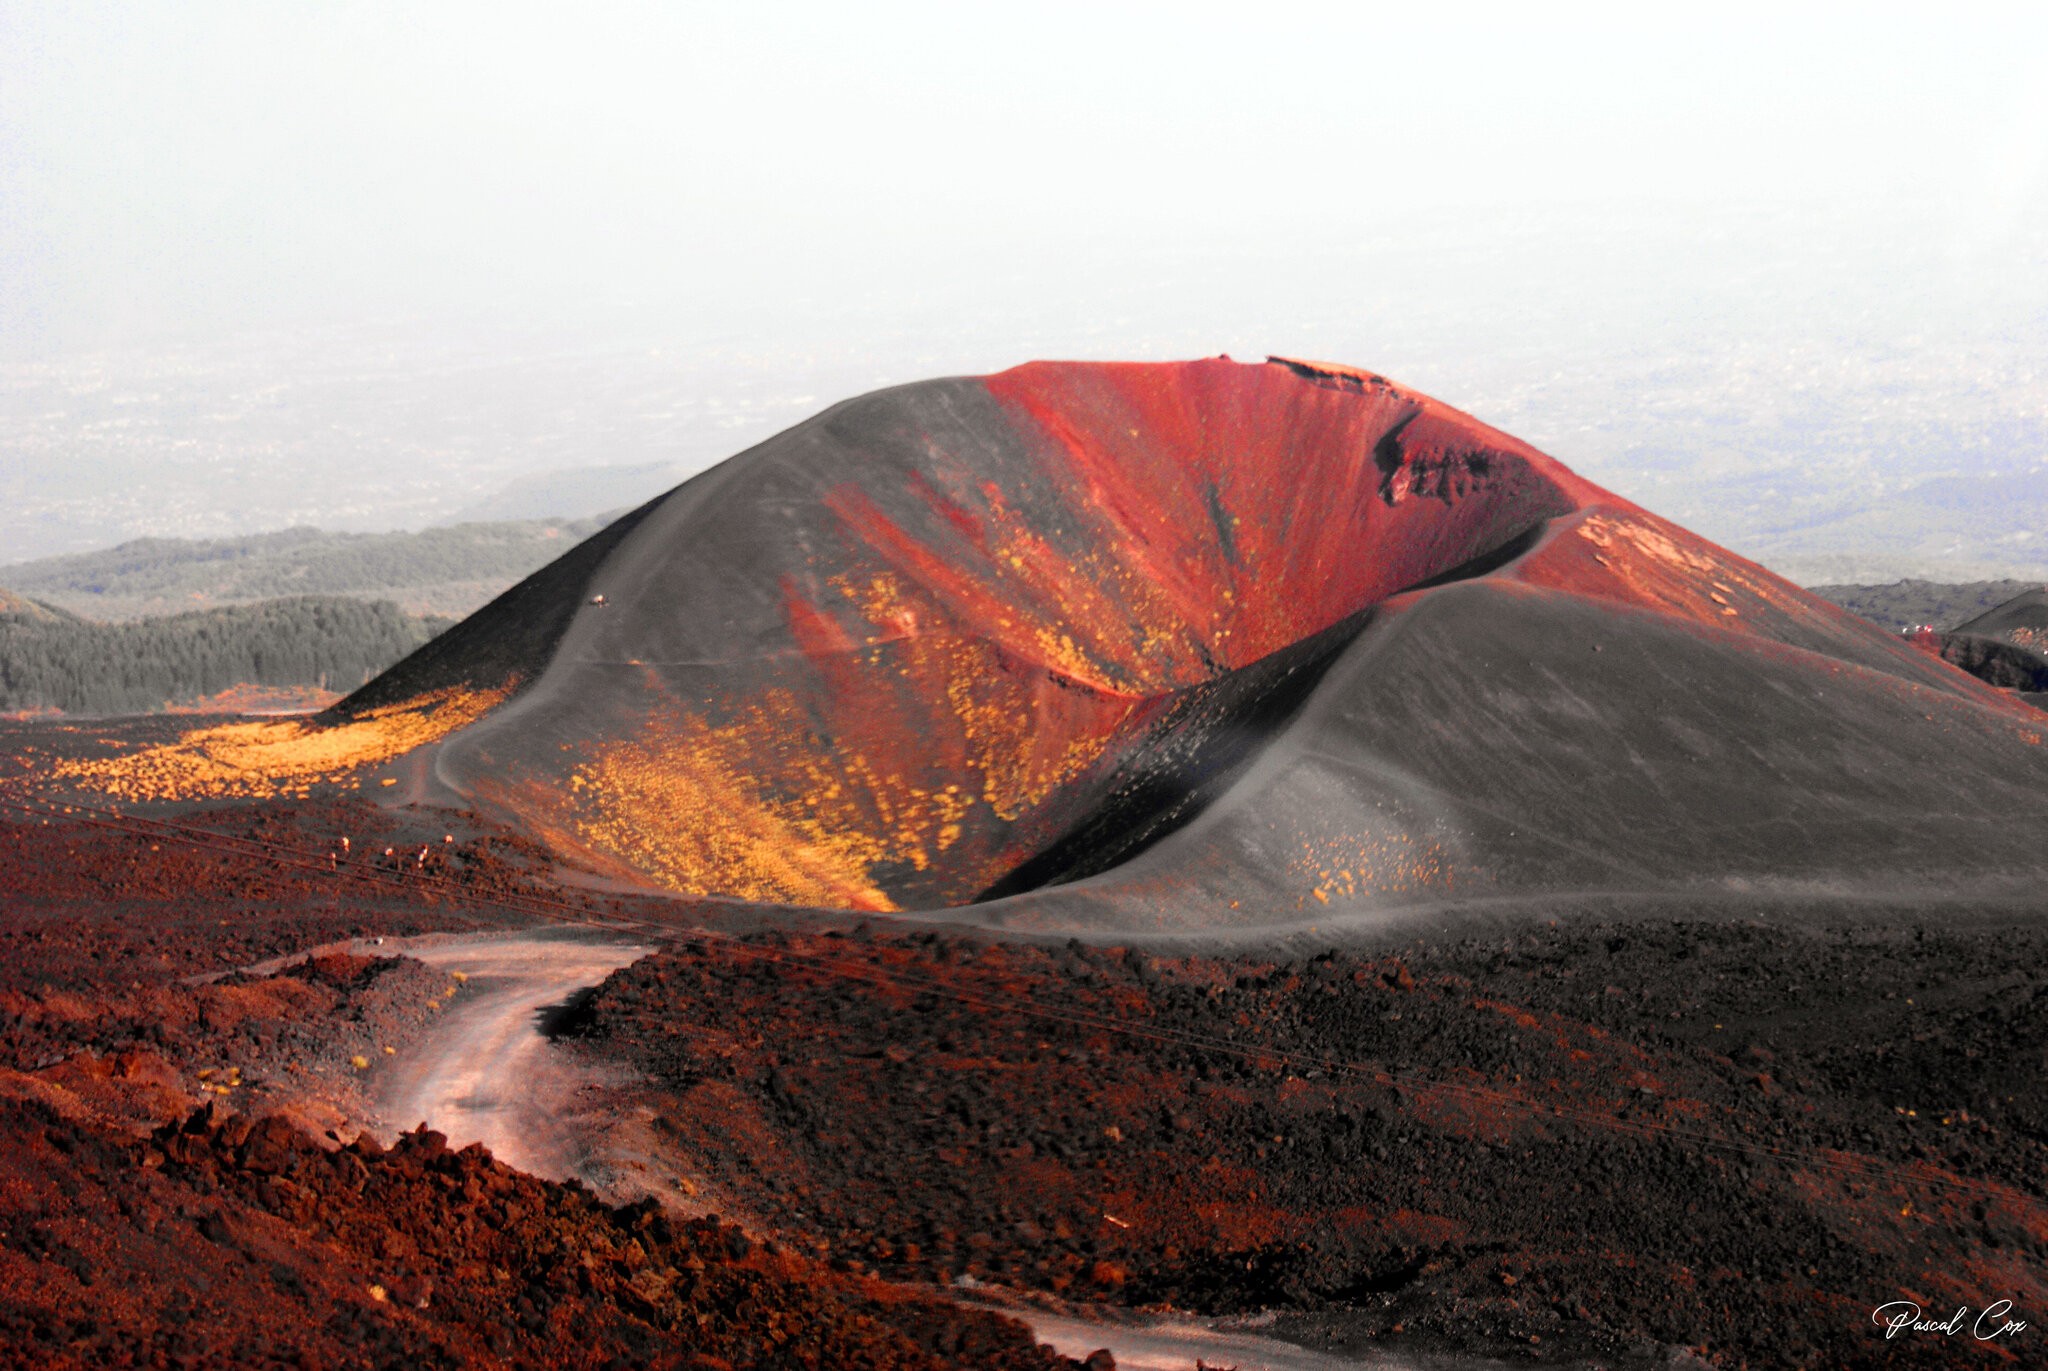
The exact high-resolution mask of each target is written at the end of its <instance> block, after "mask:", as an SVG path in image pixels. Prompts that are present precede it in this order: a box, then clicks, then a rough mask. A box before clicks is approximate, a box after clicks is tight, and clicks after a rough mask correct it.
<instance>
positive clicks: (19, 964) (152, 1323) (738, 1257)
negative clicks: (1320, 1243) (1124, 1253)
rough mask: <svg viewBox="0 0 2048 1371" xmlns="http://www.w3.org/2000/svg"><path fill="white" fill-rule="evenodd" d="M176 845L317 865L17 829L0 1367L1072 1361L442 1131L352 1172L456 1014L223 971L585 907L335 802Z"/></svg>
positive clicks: (369, 981)
mask: <svg viewBox="0 0 2048 1371" xmlns="http://www.w3.org/2000/svg"><path fill="white" fill-rule="evenodd" d="M10 817H12V816H10ZM184 822H187V823H189V824H192V825H194V826H199V827H205V828H208V829H210V830H211V831H214V832H218V833H220V834H223V835H230V834H231V835H234V836H237V837H243V838H249V837H256V838H260V839H262V840H264V841H267V842H270V843H274V844H277V845H278V848H279V850H281V851H284V852H287V853H290V852H298V853H304V854H306V855H307V856H308V857H309V858H313V859H314V860H309V861H307V862H306V863H304V864H303V865H293V864H290V863H281V862H278V861H275V860H263V859H257V858H251V857H249V856H247V855H244V854H242V853H240V852H236V851H228V850H222V849H220V848H217V847H215V846H209V845H194V844H192V843H189V842H186V841H182V840H174V839H173V838H171V837H169V836H167V835H164V834H161V833H155V834H153V833H148V832H142V833H133V832H126V831H122V830H121V829H119V828H117V827H111V826H108V825H105V824H99V823H91V822H84V821H81V820H80V819H77V818H61V817H60V818H55V819H50V820H47V821H36V822H28V823H24V822H18V821H10V822H0V891H4V892H5V898H4V902H0V939H4V942H0V952H4V955H0V1096H4V1099H0V1365H9V1366H14V1365H19V1366H34V1367H102V1366H131V1365H132V1366H186V1367H214V1366H229V1365H232V1366H244V1365H247V1366H271V1365H294V1366H390V1365H400V1364H403V1365H424V1366H453V1365H479V1366H498V1365H502V1366H533V1367H553V1366H593V1367H595V1366H622V1367H623V1366H635V1367H638V1366H676V1367H705V1368H711V1367H737V1366H776V1367H835V1368H836V1367H852V1366H863V1367H877V1368H881V1367H891V1368H893V1367H903V1368H913V1367H914V1368H941V1367H948V1368H969V1367H975V1368H978V1367H992V1368H1005V1367H1015V1368H1026V1367H1029V1368H1038V1367H1052V1366H1064V1365H1070V1364H1071V1363H1068V1362H1065V1361H1063V1360H1062V1359H1060V1358H1057V1357H1054V1356H1052V1355H1051V1354H1049V1353H1043V1352H1041V1351H1040V1350H1039V1349H1038V1348H1037V1347H1036V1345H1035V1344H1034V1343H1033V1342H1032V1340H1031V1339H1030V1337H1029V1336H1028V1333H1027V1332H1026V1331H1025V1330H1024V1329H1023V1328H1022V1326H1021V1325H1018V1324H1015V1323H1013V1322H1010V1321H1008V1320H1005V1319H1000V1318H996V1317H994V1316H990V1315H987V1314H981V1313H975V1312H972V1311H966V1310H963V1309H961V1308H959V1307H957V1306H955V1305H952V1304H950V1303H948V1302H946V1301H944V1300H942V1299H939V1298H936V1297H934V1296H931V1295H928V1294H920V1293H918V1292H916V1291H913V1290H905V1289H901V1288H897V1287H891V1286H887V1285H884V1284H881V1283H878V1282H874V1281H870V1280H865V1279H862V1278H858V1277H855V1276H851V1275H847V1274H845V1273H840V1272H834V1271H831V1270H828V1269H826V1267H824V1266H823V1265H821V1264H818V1263H816V1262H814V1261H812V1260H810V1259H809V1258H807V1257H804V1256H800V1255H797V1254H795V1253H793V1252H790V1251H785V1250H781V1249H780V1248H779V1247H778V1246H776V1245H773V1244H769V1243H763V1242H762V1241H761V1235H758V1234H757V1235H755V1236H754V1237H751V1238H750V1237H748V1236H746V1235H744V1234H742V1233H741V1232H740V1230H738V1229H737V1228H735V1227H733V1226H732V1225H730V1224H722V1223H719V1222H717V1221H716V1220H703V1219H698V1220H691V1221H688V1222H685V1221H682V1220H671V1219H669V1218H668V1217H666V1216H664V1215H663V1214H661V1213H660V1212H658V1211H657V1210H655V1209H652V1208H649V1207H646V1206H642V1207H640V1208H637V1209H633V1208H629V1209H611V1208H608V1207H606V1206H605V1205H603V1204H601V1203H599V1202H598V1201H597V1200H596V1199H595V1198H593V1197H592V1196H591V1195H590V1194H589V1193H587V1192H585V1191H583V1190H581V1189H580V1188H578V1187H576V1186H575V1185H573V1184H572V1185H568V1186H562V1185H556V1184H552V1183H549V1182H545V1181H541V1180H537V1179H535V1178H532V1177H528V1176H523V1175H520V1174H518V1173H516V1172H513V1171H510V1170H509V1169H507V1168H505V1167H503V1166H501V1165H499V1164H498V1163H496V1162H494V1161H492V1160H491V1159H490V1158H489V1157H488V1156H487V1155H485V1154H483V1153H482V1152H480V1151H479V1150H476V1149H470V1150H468V1151H465V1152H462V1153H451V1152H448V1151H446V1150H445V1148H444V1147H443V1146H442V1145H441V1143H440V1140H439V1135H437V1134H432V1133H426V1134H421V1135H413V1136H408V1138H407V1139H405V1140H404V1141H403V1142H402V1143H401V1145H400V1146H399V1147H397V1148H395V1149H394V1150H392V1151H391V1152H390V1153H388V1154H386V1153H384V1152H383V1151H382V1150H381V1149H379V1148H378V1147H377V1146H376V1144H375V1143H374V1142H373V1141H371V1140H369V1139H367V1138H362V1139H356V1140H354V1141H353V1142H352V1145H351V1146H349V1147H346V1148H342V1147H340V1146H339V1144H340V1143H341V1142H342V1141H343V1140H345V1139H352V1138H353V1137H354V1130H352V1129H351V1130H346V1131H343V1132H341V1133H340V1134H339V1136H337V1134H336V1133H335V1132H334V1131H327V1130H323V1128H322V1126H321V1125H322V1124H323V1123H326V1122H329V1121H337V1120H341V1119H344V1118H347V1117H350V1116H352V1115H353V1113H354V1111H355V1107H356V1106H357V1105H358V1104H359V1103H360V1100H359V1097H358V1092H357V1085H356V1081H357V1078H358V1077H359V1075H360V1074H361V1073H362V1072H363V1070H364V1069H365V1068H364V1066H363V1063H366V1062H367V1063H370V1064H371V1066H372V1067H374V1065H375V1062H376V1058H377V1057H378V1056H379V1055H380V1054H381V1053H382V1052H383V1049H384V1048H386V1047H390V1048H393V1049H394V1050H403V1049H404V1047H405V1046H406V1045H407V1044H408V1043H410V1042H411V1041H413V1040H415V1039H416V1038H417V1037H418V1035H419V1034H420V1033H422V1032H423V1031H427V1030H428V1029H429V1028H430V1026H431V1021H432V1019H433V1018H434V1017H435V1015H436V1014H438V1013H441V1012H445V1008H444V1007H445V1006H447V1005H449V1004H451V1003H453V1002H454V1000H455V999H456V998H458V997H459V996H460V995H461V994H462V993H463V992H462V987H461V986H460V984H459V983H455V982H452V981H451V980H450V978H449V977H447V976H446V975H443V974H440V973H437V972H433V971H430V970H429V969H428V968H427V967H425V966H424V965H422V964H420V963H418V962H416V961H411V960H406V959H398V958H376V957H361V956H350V955H348V954H345V953H328V954H324V955H321V956H317V957H314V958H312V959H310V960H300V961H297V962H295V963H292V964H290V965H287V966H285V967H284V968H282V969H281V970H279V971H277V972H275V973H273V974H270V975H249V974H245V973H238V972H233V971H231V970H230V971H228V972H227V974H225V975H221V974H219V973H220V972H221V971H222V970H223V969H224V968H228V967H232V966H237V965H242V964H246V963H249V962H254V961H257V960H260V959H263V958H266V957H275V956H278V955H280V954H284V953H288V952H293V951H298V950H303V949H305V948H308V947H313V946H316V945H318V944H321V943H324V942H328V941H331V940H334V939H341V938H349V937H390V936H396V935H400V934H407V933H416V932H423V931H429V930H462V929H474V928H480V927H483V928H488V927H503V926H507V925H516V924H522V923H526V922H530V921H531V920H530V916H521V915H518V914H515V913H509V912H508V911H507V910H506V909H505V908H504V907H503V906H502V905H493V904H492V903H491V902H492V901H494V900H495V901H503V900H507V899H511V898H515V897H517V896H519V895H527V896H532V895H536V894H544V895H546V896H547V897H548V898H549V899H550V900H552V901H555V902H557V903H559V904H561V905H562V906H564V907H565V908H573V907H574V906H575V905H576V904H577V903H579V901H578V900H577V898H576V897H574V896H573V894H572V893H570V892H565V891H562V890H559V889H557V888H556V887H554V886H553V885H552V883H550V882H549V881H547V879H546V874H547V870H546V868H545V866H544V865H543V866H537V865H535V864H534V863H533V862H532V860H531V858H532V856H533V852H532V849H531V848H530V847H528V846H526V845H523V844H521V843H519V842H518V841H516V840H513V839H508V838H506V837H503V836H502V835H498V834H495V833H492V832H489V831H488V830H485V829H482V828H479V827H477V826H475V825H469V824H461V825H458V828H459V833H458V835H457V836H458V837H459V840H458V841H457V842H455V843H452V844H444V843H439V842H438V841H436V842H434V843H432V844H429V843H427V842H426V841H425V837H424V835H425V832H426V829H427V828H428V827H429V826H431V828H433V829H434V830H438V831H437V832H436V834H435V835H434V836H435V837H436V839H438V838H439V837H442V836H449V835H448V834H447V833H446V832H445V828H444V826H445V825H447V824H448V823H449V822H450V820H449V818H448V816H446V815H441V814H436V815H433V816H431V817H428V818H422V817H420V816H418V815H414V814H409V813H385V812H381V811H377V810H375V809H373V808H371V807H370V806H367V805H364V804H361V803H359V802H336V803H332V804H324V805H323V804H311V805H301V806H296V807H294V806H269V807H257V806H250V807H242V808H238V809H226V810H215V811H210V812H206V813H202V814H196V815H188V816H186V818H185V820H184ZM341 836H350V837H351V838H352V843H351V850H352V851H353V852H355V853H363V852H365V851H366V850H367V851H368V852H369V854H370V855H369V856H367V857H355V858H352V859H351V862H352V864H353V867H354V870H355V872H356V874H357V875H358V876H361V877H365V878H366V879H351V878H350V874H349V866H348V865H346V864H341V863H336V864H334V865H333V866H329V865H328V864H327V862H326V861H325V860H324V859H325V857H326V855H327V854H328V853H329V852H330V851H331V850H333V847H334V845H335V842H336V840H337V839H338V838H339V837H341ZM407 842H411V843H415V844H416V846H414V847H412V848H411V849H409V851H410V852H412V853H416V852H417V850H418V846H428V848H429V862H428V866H427V868H426V869H427V871H428V873H429V874H432V875H437V876H440V877H443V878H446V879H447V880H448V881H449V882H452V883H453V885H454V887H455V889H454V892H453V894H451V893H450V891H449V888H448V886H446V885H444V886H441V887H438V888H435V889H428V888H426V887H424V886H423V885H421V884H419V883H417V881H416V880H415V881H414V882H413V883H410V884H407V883H400V877H399V873H400V871H401V870H403V871H407V872H413V873H417V872H418V871H419V870H420V869H421V868H420V867H419V866H418V864H417V861H416V860H414V859H412V858H410V857H408V858H407V859H406V860H403V861H401V860H400V858H399V852H398V851H394V854H393V856H392V857H391V858H385V857H384V856H383V855H382V854H383V848H384V847H385V846H394V848H396V849H399V850H406V849H405V847H404V844H405V843H407ZM380 874H381V875H382V876H383V877H386V878H388V879H378V877H379V875H380ZM580 903H582V904H584V905H586V906H588V907H589V908H590V909H591V910H592V911H593V912H597V911H600V910H602V911H610V912H616V911H617V909H618V908H619V905H618V902H617V901H613V900H610V899H601V898H596V897H586V898H584V899H582V900H581V901H580ZM643 912H645V911H643ZM654 912H657V913H660V912H662V911H654ZM666 913H667V917H670V918H673V917H675V914H674V911H667V912H666ZM206 975H211V976H212V979H208V980H204V981H195V979H194V978H195V977H196V976H206ZM195 1107H196V1108H199V1109H201V1110H203V1111H204V1112H201V1113H196V1114H195V1113H194V1112H193V1111H194V1110H195ZM273 1109H279V1110H282V1111H283V1112H281V1113H276V1114H273V1113H271V1112H270V1111H272V1110H273ZM220 1110H225V1111H230V1112H227V1113H219V1112H216V1111H220ZM259 1118H264V1119H267V1121H266V1122H262V1123H260V1124H259V1123H256V1122H255V1120H257V1119H259Z"/></svg>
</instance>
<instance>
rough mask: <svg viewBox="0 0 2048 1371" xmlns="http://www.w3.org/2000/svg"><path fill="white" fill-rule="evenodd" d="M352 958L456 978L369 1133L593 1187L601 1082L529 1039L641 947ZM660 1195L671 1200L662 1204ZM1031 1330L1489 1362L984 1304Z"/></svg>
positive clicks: (1266, 1354) (1243, 1369) (594, 943)
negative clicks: (488, 1157) (594, 1111)
mask: <svg viewBox="0 0 2048 1371" xmlns="http://www.w3.org/2000/svg"><path fill="white" fill-rule="evenodd" d="M357 950H359V951H363V952H375V953H377V954H381V955H383V956H394V955H398V956H407V957H414V958H417V959H418V960H420V961H422V962H425V963H427V964H428V965H429V966H433V967H437V968H440V969H441V970H444V971H448V972H451V973H453V972H461V973H462V974H463V975H464V976H465V977H467V980H466V981H465V982H464V989H465V993H464V994H463V995H461V996H460V997H459V998H458V1000H457V1001H456V1003H455V1005H454V1007H453V1008H451V1009H450V1010H449V1011H448V1012H447V1014H446V1016H445V1017H443V1018H441V1019H440V1020H439V1022H438V1023H437V1024H436V1025H435V1026H434V1028H433V1029H432V1030H431V1031H430V1032H429V1033H428V1034H427V1035H426V1037H425V1038H424V1039H423V1040H422V1041H420V1042H419V1043H417V1044H415V1045H414V1046H413V1047H411V1048H410V1049H408V1050H406V1051H405V1052H403V1053H402V1054H401V1055H400V1056H399V1057H398V1059H397V1060H396V1061H395V1062H393V1064H392V1068H391V1071H390V1074H389V1075H388V1076H387V1077H386V1078H385V1081H384V1085H383V1087H382V1089H381V1090H380V1092H379V1094H378V1100H377V1110H378V1119H377V1122H378V1123H379V1125H380V1131H383V1132H385V1133H386V1134H387V1135H389V1134H395V1133H397V1132H399V1131H401V1130H403V1129H406V1128H411V1127H413V1126H414V1125H416V1124H419V1123H425V1124H426V1125H427V1126H429V1127H431V1128H435V1129H438V1130H439V1131H441V1132H442V1133H445V1134H447V1136H448V1142H449V1145H450V1146H451V1147H464V1146H467V1145H468V1144H470V1143H472V1142H480V1143H482V1144H483V1145H484V1146H485V1147H487V1148H489V1149H490V1150H491V1153H492V1155H493V1156H495V1157H497V1158H498V1159H499V1160H501V1161H503V1162H505V1163H506V1164H507V1165H510V1166H514V1167H517V1168H518V1169H520V1170H522V1171H526V1172H530V1173H532V1174H534V1175H537V1176H544V1177H547V1178H549V1179H552V1180H562V1179H566V1178H568V1177H570V1176H578V1177H580V1178H582V1179H584V1180H586V1181H590V1180H595V1181H597V1182H598V1184H599V1186H600V1188H603V1186H604V1184H605V1180H606V1176H605V1172H606V1171H607V1170H608V1169H609V1167H610V1165H611V1164H612V1163H614V1162H615V1161H616V1158H608V1157H607V1156H606V1153H607V1151H608V1149H610V1148H611V1147H613V1146H614V1145H615V1140H612V1139H607V1138H606V1137H603V1136H600V1135H599V1133H600V1132H601V1131H602V1130H593V1128H592V1126H591V1120H590V1113H589V1111H588V1110H587V1109H584V1108H579V1107H578V1101H577V1098H576V1097H577V1094H578V1092H579V1091H582V1090H584V1089H585V1088H587V1087H590V1086H601V1085H603V1084H604V1082H602V1081H600V1080H598V1079H597V1078H596V1077H595V1076H594V1075H593V1074H591V1072H590V1071H589V1069H588V1068H587V1067H585V1066H584V1065H583V1064H581V1063H580V1062H579V1061H578V1060H577V1059H576V1058H575V1056H574V1055H573V1054H572V1053H570V1052H567V1051H565V1050H563V1049H561V1048H558V1047H556V1046H555V1045H554V1044H553V1043H552V1042H550V1041H549V1040H548V1037H547V1035H546V1034H545V1032H543V1021H544V1018H545V1015H546V1012H547V1011H548V1010H550V1009H554V1008H556V1007H558V1006H562V1005H564V1004H565V1003H567V1002H569V1001H570V1000H571V999H572V998H573V997H574V996H575V995H576V994H577V993H578V992H579V991H582V990H585V989H588V988H590V987H592V986H595V985H597V984H598V983H600V982H601V981H603V980H604V978H605V977H606V976H608V975H610V974H611V973H612V972H613V971H616V970H617V969H618V968H620V967H622V966H628V965H630V964H631V963H633V962H635V961H638V960H639V959H640V958H641V957H643V956H646V955H647V954H648V953H649V952H651V951H653V948H651V947H649V946H646V945H643V944H638V943H628V942H619V941H603V940H599V939H595V938H592V937H591V936H589V935H587V934H585V935H579V934H574V933H548V932H539V933H531V932H530V933H487V934H462V935H451V934H434V935H429V936H427V937H422V938H412V939H387V940H385V941H383V942H381V943H379V944H376V945H375V946H368V945H364V946H360V947H359V948H358V949H357ZM665 1198H673V1197H665ZM984 1307H986V1308H993V1309H1000V1311H1001V1312H1003V1313H1007V1314H1009V1315H1011V1316H1012V1317H1014V1318H1019V1319H1022V1320H1023V1321H1024V1322H1026V1323H1028V1324H1030V1325H1031V1328H1032V1331H1033V1333H1034V1335H1035V1336H1036V1337H1037V1338H1038V1339H1039V1340H1040V1341H1042V1342H1049V1343H1052V1344H1053V1345H1054V1346H1056V1347H1058V1348H1059V1349H1060V1350H1061V1351H1062V1352H1065V1353H1067V1354H1069V1355H1071V1356H1075V1357H1083V1356H1086V1355H1087V1354H1088V1353H1089V1352H1091V1351H1093V1350H1094V1349H1096V1348H1098V1347H1107V1348H1109V1349H1110V1350H1111V1351H1112V1352H1113V1353H1114V1354H1115V1356H1116V1361H1117V1365H1118V1366H1120V1367H1124V1368H1127V1371H1190V1368H1192V1367H1194V1366H1195V1365H1196V1364H1197V1363H1198V1360H1199V1362H1200V1363H1203V1364H1206V1365H1210V1366H1216V1367H1233V1368H1236V1371H1341V1369H1342V1368H1370V1371H1424V1368H1427V1371H1481V1368H1488V1369H1489V1371H1490V1369H1491V1368H1494V1367H1496V1366H1498V1365H1499V1364H1498V1363H1493V1362H1486V1361H1477V1360H1462V1359H1441V1360H1439V1359H1433V1358H1432V1359H1427V1360H1423V1361H1414V1360H1409V1359H1407V1358H1404V1357H1401V1356H1398V1355H1390V1354H1384V1353H1372V1352H1368V1353H1364V1354H1356V1353H1352V1354H1332V1353H1326V1352H1316V1351H1311V1350H1309V1349H1306V1348H1302V1347H1298V1346H1295V1345H1293V1344H1290V1343H1285V1342H1281V1341H1278V1340H1275V1339H1271V1338H1264V1337H1259V1336H1257V1335H1255V1334H1253V1333H1250V1332H1246V1331H1240V1330H1236V1329H1232V1330H1227V1331H1226V1330H1221V1329H1215V1328H1211V1327H1208V1326H1206V1325H1203V1324H1200V1323H1195V1322H1184V1321H1165V1320H1162V1321H1158V1322H1154V1323H1149V1324H1141V1325H1132V1324H1123V1323H1114V1322H1097V1321H1094V1320H1090V1319H1084V1318H1075V1317H1067V1316H1060V1315H1054V1314H1049V1313H1046V1312H1044V1311H1042V1310H1036V1309H1029V1308H1017V1307H1007V1306H998V1305H986V1306H984Z"/></svg>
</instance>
